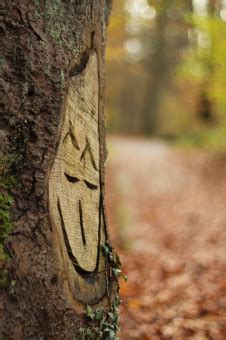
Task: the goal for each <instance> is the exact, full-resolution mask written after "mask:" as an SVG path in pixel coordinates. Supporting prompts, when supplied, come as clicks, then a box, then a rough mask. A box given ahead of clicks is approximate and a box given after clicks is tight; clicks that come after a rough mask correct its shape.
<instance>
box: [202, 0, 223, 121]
mask: <svg viewBox="0 0 226 340" xmlns="http://www.w3.org/2000/svg"><path fill="white" fill-rule="evenodd" d="M219 5H220V4H219V1H218V0H208V2H207V15H208V16H209V18H212V19H213V18H214V17H215V16H218V15H219V13H220V6H219ZM214 35H215V32H213V33H212V36H211V37H210V39H211V46H210V51H209V60H208V64H207V65H206V68H207V74H208V76H207V77H206V80H205V81H204V83H203V86H202V91H201V93H200V99H199V104H198V116H199V118H200V119H201V120H202V121H204V122H207V123H213V122H214V120H215V119H214V108H213V104H212V102H211V100H210V96H209V93H208V89H209V84H210V81H211V78H212V75H213V73H214V64H213V61H212V60H213V58H212V56H213V55H214V48H215V41H214V40H215V39H214V38H215V37H214Z"/></svg>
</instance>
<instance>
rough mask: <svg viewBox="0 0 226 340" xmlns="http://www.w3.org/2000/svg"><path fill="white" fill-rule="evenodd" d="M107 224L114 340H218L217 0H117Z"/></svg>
mask: <svg viewBox="0 0 226 340" xmlns="http://www.w3.org/2000/svg"><path fill="white" fill-rule="evenodd" d="M106 71H107V72H106V76H107V79H106V80H107V81H106V89H107V98H106V104H107V105H106V118H107V128H108V131H109V132H110V133H109V136H108V139H107V141H108V149H109V151H110V152H109V157H108V165H107V167H106V199H107V202H106V203H107V204H106V206H107V210H108V211H107V213H108V214H107V215H108V221H109V226H110V229H111V230H110V231H111V233H110V234H111V236H112V241H113V244H114V245H115V246H116V248H117V251H118V252H119V255H120V258H121V261H122V269H123V272H124V274H125V275H127V276H128V282H126V283H125V282H124V281H123V280H122V282H121V285H120V287H121V288H120V296H121V298H122V301H123V303H122V306H121V333H120V334H119V336H120V339H121V340H124V339H125V340H127V339H141V340H148V339H150V340H158V339H159V340H161V339H172V340H173V339H196V340H208V339H214V340H225V339H226V251H225V249H226V209H225V206H226V0H193V1H192V0H114V1H113V8H112V14H111V17H110V23H109V29H108V43H107V62H106Z"/></svg>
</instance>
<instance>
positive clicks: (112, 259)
mask: <svg viewBox="0 0 226 340" xmlns="http://www.w3.org/2000/svg"><path fill="white" fill-rule="evenodd" d="M102 252H103V255H104V256H105V257H106V259H107V263H108V265H109V267H110V268H111V272H112V274H113V275H114V277H115V278H116V279H118V278H119V277H122V278H124V280H125V281H127V277H126V276H125V275H123V273H122V271H121V269H120V268H121V262H120V259H119V256H118V254H116V253H115V252H114V251H113V247H112V246H111V244H110V243H109V241H106V242H105V243H104V244H103V245H102Z"/></svg>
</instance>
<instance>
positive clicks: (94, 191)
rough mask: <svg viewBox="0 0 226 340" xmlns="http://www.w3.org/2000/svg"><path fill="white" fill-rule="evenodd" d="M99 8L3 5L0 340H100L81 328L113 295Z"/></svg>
mask: <svg viewBox="0 0 226 340" xmlns="http://www.w3.org/2000/svg"><path fill="white" fill-rule="evenodd" d="M109 8H110V1H106V2H105V1H104V0H100V1H93V0H77V1H76V0H72V1H69V0H66V1H63V0H59V1H55V0H49V1H44V0H37V1H35V0H34V1H28V0H22V1H21V0H7V1H5V2H4V1H3V4H2V8H1V16H2V18H3V20H2V26H1V33H2V35H3V41H4V43H3V47H2V60H1V64H2V91H3V102H2V104H1V108H2V109H3V114H2V118H1V128H0V132H1V137H2V143H1V145H2V146H3V151H2V162H1V169H0V170H1V174H2V182H1V187H0V189H1V192H0V193H1V204H2V206H1V211H2V214H1V215H0V219H1V223H2V225H3V227H1V242H2V243H3V242H4V244H5V245H4V247H2V248H1V249H2V253H1V267H2V277H1V280H2V287H1V304H0V308H1V331H0V334H1V335H0V338H1V339H63V338H64V339H80V338H82V337H84V334H85V338H92V337H94V338H96V339H97V338H98V337H99V338H108V335H107V334H108V333H107V331H106V333H104V334H105V335H100V334H102V333H101V331H100V332H99V333H98V330H97V331H96V332H97V333H96V335H95V334H94V333H95V332H93V334H91V333H92V325H91V326H90V327H91V328H90V329H91V332H89V333H88V332H87V333H86V332H85V331H86V329H85V327H88V323H89V321H90V322H91V321H92V320H93V321H92V322H94V323H95V326H96V328H97V326H98V325H97V321H95V320H94V319H95V316H93V315H92V313H93V312H90V310H92V309H88V313H87V311H86V308H87V305H93V307H92V308H94V309H96V308H97V307H98V308H102V309H103V313H104V314H105V315H107V313H108V312H109V309H112V301H113V300H114V298H115V294H116V290H117V283H116V280H115V279H114V278H113V277H112V274H111V272H112V270H111V267H112V266H113V263H116V262H115V260H109V252H110V255H112V254H111V251H112V248H111V246H110V245H109V243H108V232H107V225H106V216H105V208H104V163H105V160H106V149H105V128H104V112H103V108H104V47H105V26H106V22H107V15H108V13H109ZM4 223H5V226H4ZM4 228H5V229H4ZM106 245H107V247H108V248H107V252H106V251H105V253H104V251H102V247H105V248H104V249H105V250H106ZM106 253H107V256H106ZM8 258H9V259H8ZM112 261H113V262H112ZM109 267H110V269H109ZM85 306H86V307H85ZM90 313H91V315H90ZM116 318H117V317H116ZM81 329H82V330H83V331H82V333H81ZM87 329H88V328H87ZM90 329H89V331H90ZM112 329H113V326H112ZM102 331H103V329H102ZM79 332H80V333H79Z"/></svg>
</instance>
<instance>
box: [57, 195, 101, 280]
mask: <svg viewBox="0 0 226 340" xmlns="http://www.w3.org/2000/svg"><path fill="white" fill-rule="evenodd" d="M57 208H58V212H59V215H60V221H61V227H62V230H63V236H64V242H65V245H66V248H67V253H68V257H69V259H70V261H71V263H72V265H73V267H74V269H75V270H76V272H77V273H78V274H79V275H81V276H82V277H83V278H87V277H90V276H92V275H95V274H96V273H97V271H98V268H99V260H100V226H101V218H100V217H101V210H102V209H101V208H100V209H99V211H100V213H99V227H98V244H97V259H96V266H95V269H94V270H92V271H89V270H85V269H83V268H82V267H81V266H80V265H79V263H78V260H77V259H76V257H75V256H74V254H73V251H72V248H71V245H70V241H69V238H68V235H67V230H66V227H65V223H64V218H63V214H62V209H61V205H60V199H59V197H58V199H57ZM79 216H80V227H81V235H82V242H83V245H84V246H85V245H86V239H85V231H84V226H83V217H82V205H81V201H80V200H79ZM87 256H88V255H87Z"/></svg>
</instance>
